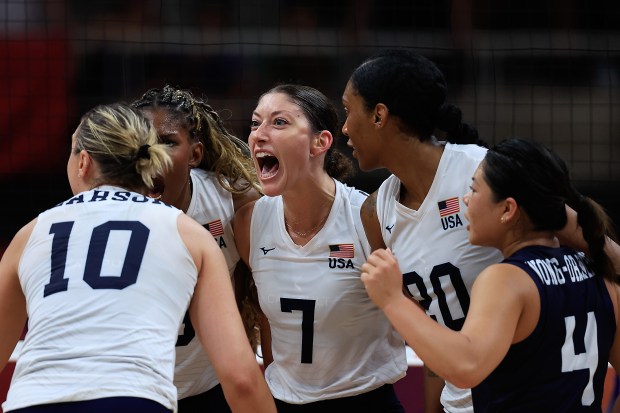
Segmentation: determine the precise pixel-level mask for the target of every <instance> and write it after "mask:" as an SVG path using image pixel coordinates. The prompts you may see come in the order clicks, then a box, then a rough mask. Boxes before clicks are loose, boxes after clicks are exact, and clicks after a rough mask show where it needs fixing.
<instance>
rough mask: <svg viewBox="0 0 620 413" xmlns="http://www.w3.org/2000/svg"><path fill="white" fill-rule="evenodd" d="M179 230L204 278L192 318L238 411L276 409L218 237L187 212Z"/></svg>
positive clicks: (181, 217)
mask: <svg viewBox="0 0 620 413" xmlns="http://www.w3.org/2000/svg"><path fill="white" fill-rule="evenodd" d="M178 224H179V232H180V233H181V236H182V238H183V240H184V241H185V244H186V245H187V247H188V249H189V250H190V252H191V253H192V256H193V257H194V261H195V262H196V267H197V268H198V281H197V283H196V288H195V290H194V296H193V298H192V301H191V304H190V316H191V319H192V324H193V325H194V328H195V329H196V333H197V334H198V337H199V339H200V342H201V343H202V345H203V347H204V349H205V351H206V353H207V355H208V356H209V359H210V360H211V363H212V364H213V367H214V368H215V371H216V373H217V376H218V378H219V380H220V383H221V384H222V389H223V390H224V395H225V397H226V400H227V402H228V404H229V405H230V407H231V409H232V410H233V411H235V412H275V411H276V410H275V404H274V401H273V397H272V396H271V392H270V391H269V388H268V387H267V383H266V382H265V379H264V377H263V374H262V372H261V370H260V367H259V366H258V363H257V362H256V356H255V354H254V352H253V351H252V348H251V346H250V343H249V342H248V339H247V336H246V333H245V329H244V327H243V323H242V321H241V316H240V314H239V310H238V308H237V303H236V300H235V295H234V292H233V287H232V283H231V280H230V275H229V272H228V268H227V265H226V260H225V258H224V255H223V254H222V252H221V250H220V248H219V246H218V245H217V244H216V242H215V241H214V239H213V237H212V236H210V234H209V233H208V232H207V231H206V230H205V229H204V228H203V227H202V226H201V225H199V224H197V223H196V222H195V221H194V220H192V219H191V218H189V217H187V216H186V215H184V214H181V215H179V218H178Z"/></svg>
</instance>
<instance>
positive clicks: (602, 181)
mask: <svg viewBox="0 0 620 413" xmlns="http://www.w3.org/2000/svg"><path fill="white" fill-rule="evenodd" d="M619 22H620V2H619V1H617V0H616V1H603V0H587V1H586V0H561V1H560V0H550V1H541V0H536V1H535V0H519V1H517V0H452V1H448V0H415V1H403V0H329V1H328V0H310V1H302V0H226V1H225V0H211V1H207V0H107V1H104V0H45V1H44V0H0V39H1V40H0V134H1V135H0V136H1V142H2V151H0V191H1V193H2V194H3V195H4V196H5V198H4V199H5V202H6V204H5V206H4V208H3V210H4V211H5V212H4V214H5V219H3V220H2V223H1V224H0V239H10V237H12V235H13V234H14V232H15V231H17V229H19V227H21V226H22V225H24V224H25V223H26V222H28V221H29V220H31V219H32V218H34V217H35V216H36V215H37V213H38V212H39V211H41V210H43V209H46V208H49V207H51V206H53V205H55V204H56V203H58V202H60V201H62V200H64V199H66V198H68V197H69V196H70V195H71V193H70V189H69V184H68V182H67V179H66V172H65V165H66V160H67V157H68V151H69V147H70V137H71V134H72V133H73V131H74V130H75V128H76V126H77V125H78V123H79V118H80V116H81V115H82V114H83V113H84V112H86V111H87V110H89V109H90V108H92V107H93V106H95V105H98V104H101V103H109V102H113V101H118V100H132V99H134V98H136V97H138V96H139V95H141V94H142V93H143V92H144V91H145V90H146V89H148V88H151V87H161V86H163V85H164V84H171V85H174V86H177V87H179V88H182V89H189V90H191V91H193V92H194V93H195V94H197V95H200V96H203V97H207V98H208V103H210V104H211V106H213V108H214V109H216V110H217V111H218V112H220V113H221V114H222V115H223V117H224V119H225V122H226V125H227V126H228V128H229V129H231V130H232V131H234V132H235V133H236V134H237V135H238V136H239V137H241V138H243V139H247V135H248V132H249V121H250V117H251V113H252V110H253V109H254V106H255V104H256V101H257V98H258V96H259V95H260V94H261V93H262V92H264V91H266V90H267V89H269V88H270V87H272V86H274V85H275V84H276V83H279V82H298V83H304V84H308V85H311V86H314V87H316V88H318V89H320V90H321V91H323V92H324V93H325V94H326V95H327V96H328V97H330V98H331V99H333V100H334V101H335V102H336V103H337V106H338V107H340V106H341V105H340V97H341V94H342V91H343V89H344V86H345V84H346V81H347V79H348V77H349V75H350V73H351V72H352V70H353V69H354V68H355V67H356V66H357V65H358V64H360V63H361V62H362V61H363V59H364V58H365V57H367V56H369V55H370V54H371V53H373V52H374V51H376V50H378V49H380V48H384V47H395V46H397V47H408V48H414V49H416V50H417V51H418V52H420V53H422V54H423V55H425V56H427V57H429V58H430V59H432V60H434V61H435V62H436V63H437V64H438V65H439V67H440V68H441V69H442V70H443V72H444V73H445V74H446V77H447V79H448V84H449V101H450V102H451V103H454V104H456V105H458V106H460V107H461V108H462V110H463V114H464V121H466V122H468V123H471V124H472V125H474V126H475V127H477V128H478V130H479V132H480V135H481V137H482V138H483V139H485V140H486V141H487V142H489V143H494V142H497V141H499V140H501V139H504V138H506V137H510V136H520V137H528V138H534V139H535V140H537V141H540V142H542V143H545V144H547V145H548V146H550V147H551V148H553V149H554V150H556V151H557V152H558V153H559V154H560V155H561V156H562V157H563V158H564V159H565V160H566V161H567V162H568V164H569V166H570V168H571V171H572V174H573V179H574V180H575V181H576V183H577V185H578V187H579V188H580V189H581V190H582V192H584V193H585V194H587V195H590V196H592V197H593V198H594V199H596V200H598V201H599V202H600V203H601V204H603V206H604V207H606V208H607V210H608V212H609V213H610V214H611V215H612V217H613V218H614V220H615V221H616V223H618V222H620V89H619V87H618V86H619V82H620V23H619ZM342 115H343V117H342V120H344V113H342ZM338 144H339V145H340V147H342V148H343V149H344V150H345V151H346V146H345V139H344V138H340V139H339V142H338ZM386 176H387V175H386V171H375V172H372V173H361V172H360V173H358V174H357V175H356V176H355V177H354V178H353V179H352V181H350V183H351V184H353V185H355V186H358V187H359V188H361V189H364V190H366V191H373V190H374V189H376V188H377V187H378V185H379V184H380V183H381V181H382V180H383V179H384V178H385V177H386Z"/></svg>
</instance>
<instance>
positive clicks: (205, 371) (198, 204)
mask: <svg viewBox="0 0 620 413" xmlns="http://www.w3.org/2000/svg"><path fill="white" fill-rule="evenodd" d="M190 179H191V180H192V199H191V201H190V204H189V207H188V209H187V215H189V216H190V217H191V218H193V219H194V220H195V221H197V222H198V223H199V224H201V225H202V226H204V227H205V228H206V229H207V230H209V232H210V233H211V235H213V238H215V241H216V242H217V243H218V245H219V246H220V249H221V250H222V253H223V254H224V258H226V264H227V265H228V270H229V271H230V274H231V276H232V274H233V272H234V270H235V266H236V265H237V262H238V261H239V253H238V252H237V247H236V246H235V240H234V238H233V230H232V224H231V222H232V219H233V217H234V214H235V207H234V204H233V198H232V194H231V193H230V192H229V191H227V190H225V189H224V188H223V187H222V186H221V185H220V184H219V183H218V181H217V177H216V175H215V174H214V173H213V172H207V171H204V170H202V169H192V170H191V172H190ZM176 353H177V357H176V366H175V372H174V384H175V385H176V386H177V389H178V397H179V399H183V398H185V397H189V396H195V395H198V394H201V393H204V392H206V391H208V390H210V389H212V388H213V387H215V386H216V385H217V384H218V383H219V379H218V378H217V375H216V374H215V369H214V368H213V365H212V364H211V361H210V360H209V358H208V357H207V354H206V353H205V351H204V349H203V348H202V345H201V343H200V340H198V337H197V336H196V333H195V332H194V328H193V326H192V324H191V321H190V319H189V316H187V315H186V316H185V318H184V320H183V329H182V330H181V331H180V332H179V338H178V341H177V347H176Z"/></svg>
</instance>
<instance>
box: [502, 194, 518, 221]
mask: <svg viewBox="0 0 620 413" xmlns="http://www.w3.org/2000/svg"><path fill="white" fill-rule="evenodd" d="M518 213H519V204H517V201H516V200H515V199H514V198H512V197H508V198H506V199H504V211H503V213H502V218H501V221H502V223H507V222H515V221H516V219H517V218H518Z"/></svg>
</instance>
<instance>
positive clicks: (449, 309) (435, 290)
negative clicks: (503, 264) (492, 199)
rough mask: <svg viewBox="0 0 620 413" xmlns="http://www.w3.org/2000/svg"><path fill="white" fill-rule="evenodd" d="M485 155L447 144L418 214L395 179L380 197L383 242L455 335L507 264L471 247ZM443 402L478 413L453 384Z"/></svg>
mask: <svg viewBox="0 0 620 413" xmlns="http://www.w3.org/2000/svg"><path fill="white" fill-rule="evenodd" d="M485 153H486V149H485V148H483V147H480V146H477V145H452V144H447V145H446V147H445V149H444V152H443V155H442V157H441V160H440V162H439V167H438V169H437V173H436V174H435V178H434V180H433V183H432V185H431V189H430V191H429V193H428V195H427V196H426V198H425V199H424V202H422V205H421V206H420V208H419V209H418V210H411V209H409V208H407V207H405V206H404V205H402V204H401V203H400V202H399V199H400V188H401V182H400V180H399V179H398V178H397V177H396V176H395V175H391V176H390V177H388V178H387V179H386V180H385V181H384V182H383V183H382V184H381V186H380V187H379V190H378V193H377V216H378V219H379V223H380V225H381V231H382V235H383V240H384V242H385V245H386V246H387V247H388V248H390V249H391V250H392V252H393V253H394V254H395V255H396V257H397V258H398V262H399V264H400V269H401V271H402V272H403V277H404V280H403V281H404V283H405V284H406V285H407V287H408V290H409V292H410V293H411V295H412V296H413V298H415V299H416V300H417V301H418V302H420V303H421V304H422V305H423V307H424V308H425V309H426V312H427V314H428V315H429V316H431V317H432V318H434V319H435V320H437V322H439V323H440V324H443V325H445V326H448V327H450V328H452V329H453V330H460V329H461V327H462V325H463V322H464V320H465V314H466V312H467V309H468V308H469V293H470V291H471V287H472V284H473V283H474V280H475V279H476V277H477V276H478V274H479V273H480V272H481V271H482V270H483V269H484V268H485V267H487V266H488V265H490V264H494V263H498V262H500V261H501V260H502V255H501V254H500V252H499V251H498V250H496V249H494V248H486V247H477V246H473V245H472V244H470V243H469V233H468V231H467V221H466V220H465V216H464V212H465V208H466V207H465V204H464V203H463V195H465V194H466V193H467V192H468V191H469V185H470V184H471V178H472V176H473V174H474V172H475V170H476V168H477V167H478V164H479V163H480V161H481V160H482V159H483V158H484V155H485ZM414 350H415V349H414ZM441 402H442V404H443V406H444V408H446V410H447V411H450V412H452V413H457V412H458V413H465V412H470V413H471V412H473V408H472V400H471V392H470V391H469V390H465V389H459V388H457V387H455V386H453V385H451V384H450V383H446V387H445V388H444V391H443V393H442V396H441Z"/></svg>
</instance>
